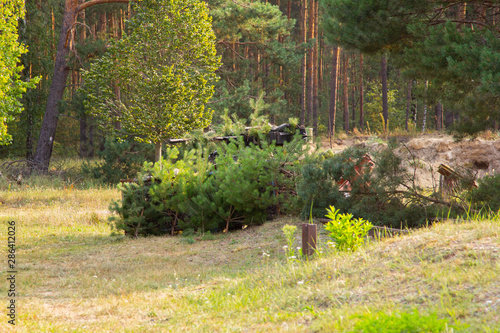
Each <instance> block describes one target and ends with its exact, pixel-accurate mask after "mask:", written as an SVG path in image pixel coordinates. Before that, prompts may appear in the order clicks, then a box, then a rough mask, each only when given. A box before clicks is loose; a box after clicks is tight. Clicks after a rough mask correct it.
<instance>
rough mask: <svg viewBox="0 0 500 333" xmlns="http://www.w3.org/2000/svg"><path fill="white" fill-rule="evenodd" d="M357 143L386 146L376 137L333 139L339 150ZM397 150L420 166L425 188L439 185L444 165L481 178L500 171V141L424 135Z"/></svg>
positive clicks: (409, 162)
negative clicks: (440, 169) (375, 140)
mask: <svg viewBox="0 0 500 333" xmlns="http://www.w3.org/2000/svg"><path fill="white" fill-rule="evenodd" d="M405 141H406V142H405ZM357 144H361V145H364V146H368V147H369V148H370V150H375V151H378V150H380V149H381V148H383V147H385V146H386V145H385V144H383V143H380V142H374V140H373V139H365V140H363V139H360V138H354V139H346V140H339V139H337V140H334V141H333V142H332V150H333V151H334V152H339V151H342V150H344V149H345V148H347V147H349V146H352V145H357ZM322 147H323V149H329V148H330V142H329V140H328V141H326V140H325V141H324V142H323V144H322ZM397 153H398V155H400V156H401V157H403V159H404V162H405V164H406V165H407V166H411V167H414V166H415V167H416V175H417V179H418V183H419V185H421V186H424V187H437V186H438V184H439V173H438V172H437V169H438V167H439V165H440V164H446V165H448V166H450V167H451V168H453V169H456V170H466V171H468V172H472V174H474V175H476V178H477V179H479V178H482V177H484V176H485V175H487V174H495V173H498V172H500V140H485V139H481V138H477V139H465V140H462V141H455V140H454V139H453V138H452V137H451V136H444V135H443V136H421V137H417V138H413V139H410V140H401V146H400V147H399V148H398V150H397Z"/></svg>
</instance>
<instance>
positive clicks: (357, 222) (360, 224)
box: [325, 206, 372, 251]
mask: <svg viewBox="0 0 500 333" xmlns="http://www.w3.org/2000/svg"><path fill="white" fill-rule="evenodd" d="M327 212H328V214H326V217H328V218H329V219H330V221H328V223H327V224H326V225H325V230H327V231H329V232H330V233H329V234H328V236H329V237H330V238H332V239H333V241H334V242H335V248H336V249H337V250H338V251H356V250H357V249H358V248H359V247H360V246H361V245H363V243H364V242H365V237H366V236H367V235H368V231H369V230H370V229H371V228H372V224H371V223H370V222H368V221H365V220H363V219H361V218H359V219H353V218H352V215H351V214H339V210H338V209H337V210H336V209H335V207H333V206H330V208H328V209H327Z"/></svg>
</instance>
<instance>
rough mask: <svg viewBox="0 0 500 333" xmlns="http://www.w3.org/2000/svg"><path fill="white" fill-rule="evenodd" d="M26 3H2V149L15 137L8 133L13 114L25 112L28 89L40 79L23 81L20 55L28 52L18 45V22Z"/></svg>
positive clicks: (0, 81) (0, 6)
mask: <svg viewBox="0 0 500 333" xmlns="http://www.w3.org/2000/svg"><path fill="white" fill-rule="evenodd" d="M24 14H25V9H24V1H23V0H12V1H3V2H2V3H1V4H0V31H1V33H0V146H1V145H6V144H9V143H10V142H11V140H12V136H11V135H10V134H9V133H7V122H8V121H10V120H12V119H13V114H15V113H19V112H21V111H22V110H23V107H22V104H21V102H20V100H21V97H22V95H23V93H25V92H26V90H27V89H28V88H34V87H35V85H36V84H37V83H38V81H40V78H39V77H37V78H32V79H31V81H23V80H21V71H22V70H23V66H22V65H19V61H20V58H21V55H22V54H24V53H26V52H28V49H27V48H26V46H25V45H23V44H21V43H19V41H18V39H19V34H18V20H22V19H23V18H24Z"/></svg>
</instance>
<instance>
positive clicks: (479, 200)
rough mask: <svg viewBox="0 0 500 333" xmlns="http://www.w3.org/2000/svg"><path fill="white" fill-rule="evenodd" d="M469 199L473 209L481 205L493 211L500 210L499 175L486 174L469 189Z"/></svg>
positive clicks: (480, 207)
mask: <svg viewBox="0 0 500 333" xmlns="http://www.w3.org/2000/svg"><path fill="white" fill-rule="evenodd" d="M470 201H471V204H472V206H473V207H474V208H475V209H482V208H483V207H485V208H487V209H489V210H490V211H493V212H498V211H499V210H500V175H495V176H486V177H484V178H482V179H480V180H479V185H478V187H477V188H474V189H472V190H471V191H470Z"/></svg>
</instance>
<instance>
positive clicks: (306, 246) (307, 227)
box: [302, 223, 317, 256]
mask: <svg viewBox="0 0 500 333" xmlns="http://www.w3.org/2000/svg"><path fill="white" fill-rule="evenodd" d="M316 243H317V228H316V224H309V223H303V224H302V253H303V254H305V255H308V256H309V255H312V254H314V251H315V250H316Z"/></svg>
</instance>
